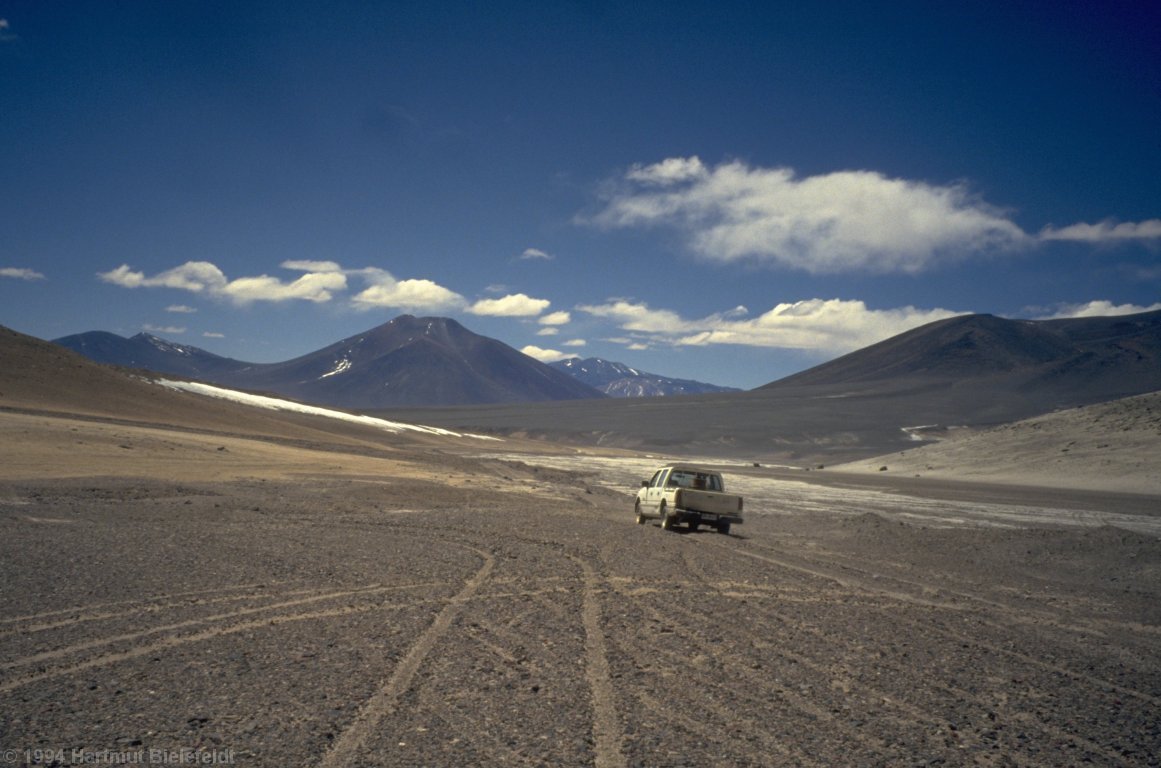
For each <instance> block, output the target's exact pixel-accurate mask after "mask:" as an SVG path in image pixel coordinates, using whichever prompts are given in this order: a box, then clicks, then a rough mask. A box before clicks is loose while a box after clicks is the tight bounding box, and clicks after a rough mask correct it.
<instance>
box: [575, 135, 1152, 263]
mask: <svg viewBox="0 0 1161 768" xmlns="http://www.w3.org/2000/svg"><path fill="white" fill-rule="evenodd" d="M601 202H602V208H601V209H600V210H599V211H598V212H597V213H596V214H595V215H593V216H591V217H588V218H581V219H578V221H581V222H582V223H588V224H592V225H594V226H597V227H600V228H603V229H625V228H643V227H668V228H672V229H674V230H676V231H678V232H679V233H681V235H682V236H683V238H684V242H685V244H686V246H687V247H688V248H690V249H691V250H692V251H693V252H694V253H696V254H698V255H699V256H701V257H702V258H704V259H706V260H709V261H714V262H719V263H734V262H751V263H758V264H764V265H769V266H778V267H785V268H789V269H795V270H800V271H804V272H809V273H812V274H838V273H847V272H865V273H905V274H915V273H919V272H922V271H924V270H927V269H930V268H932V267H935V266H938V265H940V264H942V263H947V262H950V261H957V260H961V259H964V258H968V257H972V256H978V255H980V254H985V253H996V252H1008V251H1014V250H1018V249H1023V248H1030V247H1033V246H1035V245H1037V244H1038V243H1044V242H1049V241H1060V240H1072V241H1083V242H1089V243H1102V242H1103V243H1109V242H1126V241H1141V240H1155V239H1158V238H1161V220H1159V219H1149V220H1147V221H1143V222H1140V223H1131V222H1125V223H1120V224H1114V223H1112V222H1111V221H1106V222H1102V223H1100V224H1073V225H1071V226H1067V227H1063V228H1059V229H1057V228H1053V227H1045V228H1044V229H1043V230H1042V231H1041V232H1040V233H1039V235H1030V234H1028V233H1026V232H1025V231H1024V230H1023V229H1021V227H1020V226H1019V225H1017V224H1016V223H1015V222H1014V221H1012V219H1011V218H1010V216H1009V214H1008V213H1007V212H1006V211H1004V210H1003V209H1000V208H998V207H996V206H993V205H990V204H988V203H986V202H984V201H983V200H981V199H980V198H979V197H978V196H976V195H973V194H972V193H971V192H970V190H969V189H968V188H967V186H966V185H964V184H948V185H938V184H929V183H927V182H923V181H914V180H907V179H895V178H890V177H888V176H886V175H884V174H882V173H878V172H876V171H836V172H833V173H826V174H819V175H816V176H808V177H804V178H803V177H799V176H797V175H796V174H795V172H794V171H793V170H792V169H790V168H761V167H753V166H750V165H747V164H746V163H743V162H741V161H733V162H727V163H722V164H720V165H717V166H707V165H705V164H704V163H702V161H701V160H700V159H699V158H697V157H688V158H668V159H666V160H663V161H661V162H659V163H654V164H653V165H634V166H633V167H632V168H630V169H629V170H628V171H627V172H626V173H625V174H624V175H623V176H622V177H621V178H619V179H616V180H613V181H611V182H609V183H607V184H606V185H605V188H604V192H603V194H602V195H601Z"/></svg>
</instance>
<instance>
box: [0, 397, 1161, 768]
mask: <svg viewBox="0 0 1161 768" xmlns="http://www.w3.org/2000/svg"><path fill="white" fill-rule="evenodd" d="M4 423H5V424H7V425H8V427H9V428H10V429H11V428H14V427H13V426H12V422H11V421H5V422H4ZM19 429H25V430H27V432H26V433H25V438H26V445H28V446H29V447H28V450H35V451H40V454H37V455H40V456H42V460H41V463H40V465H39V466H40V468H41V469H40V471H38V469H37V466H36V465H34V463H33V462H31V461H29V462H26V463H25V464H23V465H20V466H23V467H24V468H23V469H20V470H19V471H18V470H16V469H13V467H14V466H17V465H16V464H14V463H4V462H0V467H4V468H5V469H3V470H0V583H3V584H4V589H3V591H2V593H0V748H3V749H4V750H5V759H6V761H7V762H8V763H9V764H17V765H22V764H36V763H39V764H49V761H47V760H44V759H42V758H43V757H44V756H46V755H58V756H60V757H61V758H62V759H60V760H59V761H58V764H65V765H67V764H70V762H69V761H70V760H71V759H72V758H73V757H74V756H80V757H84V756H85V755H100V754H105V755H107V756H115V755H134V754H138V753H140V754H142V756H143V760H142V762H150V761H151V757H159V756H162V755H165V754H172V753H175V752H180V750H187V751H188V754H189V755H191V756H193V757H197V756H201V759H209V758H211V757H215V756H216V757H217V758H218V762H219V764H234V765H240V766H290V765H301V766H314V765H324V766H326V765H332V766H339V765H367V766H375V765H382V766H412V765H428V766H461V765H501V764H504V765H545V764H561V765H597V766H686V765H697V766H701V765H731V766H732V765H755V766H770V765H787V766H799V765H805V766H830V765H852V766H857V765H866V766H899V765H1013V766H1048V765H1078V764H1084V763H1090V764H1097V765H1113V766H1119V765H1123V766H1141V765H1157V764H1159V763H1161V758H1159V757H1158V756H1159V755H1161V654H1159V653H1158V650H1159V648H1161V600H1159V598H1161V594H1159V593H1161V540H1159V539H1158V538H1157V537H1156V536H1153V535H1150V534H1148V533H1144V532H1140V531H1131V530H1127V529H1125V528H1121V527H1114V526H1109V525H1098V524H1093V523H1094V521H1092V520H1086V521H1084V522H1083V524H1076V522H1077V521H1075V520H1058V521H1052V520H1043V521H1040V522H1038V523H1037V524H1035V525H1032V524H1029V523H1028V522H1027V521H1025V522H1023V523H1017V524H1013V523H1011V522H1010V521H1009V522H1008V523H1006V524H1004V525H999V524H996V521H990V522H988V523H987V524H975V523H972V522H971V521H969V523H968V524H964V521H957V520H951V519H950V517H949V519H948V520H946V521H944V522H945V524H939V520H938V519H936V518H937V516H938V514H940V513H939V512H938V507H930V506H929V507H928V508H927V510H928V513H929V514H928V517H925V518H914V517H912V518H908V517H907V514H908V513H910V512H911V511H913V509H912V506H913V505H916V504H917V503H918V502H916V501H915V499H916V498H918V497H913V496H906V495H898V496H895V495H885V494H883V493H882V492H881V490H879V489H872V490H870V491H867V492H866V493H867V495H865V496H864V497H862V498H863V499H864V501H862V502H860V501H858V498H859V497H857V496H851V495H849V494H848V495H847V496H844V497H843V498H845V499H846V501H845V502H843V504H844V505H845V506H842V508H841V509H837V508H835V506H834V502H833V499H834V498H836V497H834V496H833V495H832V496H827V495H826V493H827V491H826V489H827V488H828V486H826V485H812V484H807V483H797V484H796V487H797V489H798V490H797V495H795V496H785V497H783V498H782V499H781V501H780V502H778V504H777V506H776V507H775V506H774V501H773V500H771V501H769V502H766V504H767V506H765V507H764V508H762V509H759V508H758V507H754V513H753V514H751V516H750V517H749V519H748V520H747V522H746V524H745V525H743V526H740V527H737V528H735V531H734V535H730V536H722V535H719V534H717V533H711V532H706V531H699V532H697V533H687V532H669V533H667V532H663V531H662V530H660V528H658V527H657V526H656V525H645V526H637V525H635V524H634V522H633V517H632V514H631V506H632V498H631V492H632V488H631V487H626V488H625V489H624V490H617V485H618V483H603V482H602V480H603V479H605V478H603V477H601V476H600V475H599V474H597V473H595V472H593V471H589V472H588V473H587V474H574V473H569V472H565V471H563V470H562V469H553V468H547V467H535V466H531V464H532V461H531V459H528V460H526V461H525V462H524V463H521V462H520V461H519V460H516V459H515V458H513V457H496V458H491V459H489V458H487V457H484V458H480V459H468V458H463V457H455V456H452V455H445V454H438V453H435V452H433V451H431V450H429V449H426V448H425V449H423V450H416V451H414V452H412V453H410V454H408V453H407V452H406V451H401V452H400V453H399V455H397V456H391V457H385V456H374V455H354V454H350V453H344V452H341V451H333V450H326V449H325V448H322V447H316V448H314V449H309V450H308V449H305V448H303V449H296V448H293V447H289V446H285V445H278V446H270V445H269V444H267V443H262V442H260V441H256V442H251V441H247V440H245V439H244V438H242V437H237V438H231V439H229V440H227V439H226V438H224V437H220V436H214V437H210V436H191V435H181V434H178V433H165V432H163V431H153V432H150V431H149V430H144V431H124V432H116V430H118V429H123V428H121V427H118V426H115V425H93V424H88V425H86V424H84V423H79V422H78V423H70V424H67V425H66V424H64V423H63V422H62V423H55V422H52V420H45V421H42V422H39V427H37V426H36V425H35V424H29V423H27V422H21V423H20V426H19ZM37 429H39V430H40V432H36V430H37ZM74 430H75V431H74ZM86 430H90V431H88V432H86ZM92 430H98V431H99V430H109V431H108V432H106V433H104V435H105V438H104V442H100V441H98V440H97V439H96V438H97V432H93V431H92ZM62 432H66V433H67V434H68V435H70V436H71V438H70V439H71V440H72V441H73V442H72V443H71V446H66V447H68V448H71V449H72V450H71V451H66V452H65V453H67V455H69V456H71V457H72V458H71V460H70V461H71V462H72V466H73V467H75V468H82V467H84V466H85V462H86V461H90V462H97V463H98V464H99V466H100V471H99V472H97V471H94V472H88V473H79V472H78V473H75V474H85V475H87V476H66V475H67V474H68V473H67V472H63V471H62V472H56V473H53V472H49V471H47V469H48V467H49V466H50V464H49V463H48V461H47V459H44V458H43V457H45V456H50V455H51V451H52V450H55V449H54V448H53V441H54V440H55V441H56V444H57V445H58V447H61V446H60V445H59V443H60V438H61V436H62V434H61V433H62ZM34 434H35V435H39V437H36V439H32V438H33V436H34ZM151 440H152V441H154V442H152V443H150V442H149V441H151ZM32 443H38V447H35V448H34V447H33V446H32ZM2 444H3V445H5V446H8V447H7V448H5V449H4V450H5V452H6V454H5V456H3V457H0V458H3V459H4V460H5V462H7V460H8V459H12V460H13V461H16V458H15V449H14V448H12V446H13V445H14V443H12V442H11V441H9V440H5V441H4V442H3V443H2ZM264 446H265V447H264ZM221 448H224V449H225V450H219V449H221ZM62 450H63V447H62ZM264 451H273V452H274V453H272V454H270V455H267V454H265V453H264ZM175 454H176V455H182V456H186V457H187V458H188V459H189V461H177V462H175V461H173V460H172V457H173V456H174V455H175ZM127 456H132V460H129V459H127V458H126V457H127ZM193 459H198V461H200V462H201V463H200V464H197V463H195V462H194V461H193ZM101 462H103V463H101ZM119 462H120V464H119ZM626 474H627V475H628V476H634V475H635V474H636V468H635V467H634V468H633V469H631V470H629V471H627V472H626ZM812 474H814V473H812ZM747 481H748V482H754V481H753V480H746V481H743V482H747ZM847 490H850V489H847ZM965 493H968V492H965ZM968 496H969V497H968V498H962V499H960V500H959V501H960V502H962V504H963V505H965V506H966V507H968V508H970V507H971V506H972V504H973V503H974V502H973V501H972V500H971V498H970V493H968ZM1030 498H1031V497H1030ZM852 499H853V500H852ZM872 499H873V503H872ZM895 499H898V501H895ZM909 499H910V500H909ZM986 503H990V502H986ZM986 503H985V502H982V501H981V502H980V505H981V508H982V507H983V506H986ZM1030 504H1031V505H1033V506H1034V502H1030ZM860 505H865V506H864V507H863V508H862V509H860ZM892 505H894V508H893V507H892ZM1095 522H1099V521H1095ZM38 750H39V751H38ZM44 750H48V751H47V752H46V751H44ZM74 750H80V752H76V751H74ZM151 750H154V751H156V752H151ZM58 751H59V752H58ZM152 761H153V762H160V760H152Z"/></svg>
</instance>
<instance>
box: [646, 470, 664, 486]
mask: <svg viewBox="0 0 1161 768" xmlns="http://www.w3.org/2000/svg"><path fill="white" fill-rule="evenodd" d="M664 477H665V470H664V469H659V470H657V472H656V474H654V475H653V479H652V480H650V481H649V486H650V487H651V488H656V487H657V486H659V485H661V482H662V480H663V478H664Z"/></svg>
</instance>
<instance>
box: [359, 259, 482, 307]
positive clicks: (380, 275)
mask: <svg viewBox="0 0 1161 768" xmlns="http://www.w3.org/2000/svg"><path fill="white" fill-rule="evenodd" d="M361 274H362V275H363V276H364V277H365V278H366V280H367V282H369V283H371V285H370V286H369V287H367V288H366V289H364V290H363V291H361V292H360V293H358V294H357V295H355V296H354V297H353V298H352V299H351V303H352V304H353V305H354V306H355V307H357V308H359V309H372V308H378V307H389V308H392V309H402V310H405V311H410V312H446V311H455V310H459V309H463V307H464V306H465V305H466V304H467V301H466V300H465V299H464V297H463V296H461V295H459V294H458V293H456V292H455V291H452V290H449V289H447V288H444V287H443V286H442V285H439V284H438V283H434V282H432V281H431V280H414V279H413V280H396V279H395V278H394V277H392V276H391V275H390V274H389V273H387V272H386V271H385V270H382V269H376V268H369V269H365V270H361Z"/></svg>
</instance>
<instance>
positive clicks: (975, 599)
mask: <svg viewBox="0 0 1161 768" xmlns="http://www.w3.org/2000/svg"><path fill="white" fill-rule="evenodd" d="M718 546H725V545H720V544H719V545H718ZM756 546H759V547H760V548H762V549H767V548H766V547H761V545H756ZM737 552H738V554H741V555H745V556H747V557H751V558H755V559H758V560H763V561H769V562H771V563H772V564H774V565H779V566H781V567H790V568H797V567H796V566H793V565H790V564H788V563H786V562H785V561H783V560H779V559H776V558H772V557H767V556H763V555H757V554H755V553H751V552H746V551H744V550H737ZM837 567H844V568H845V567H847V566H837ZM802 568H805V567H802ZM806 570H807V571H808V572H811V573H817V574H819V575H823V574H824V573H825V572H824V571H822V570H821V569H815V568H809V569H806ZM862 572H863V573H868V574H870V572H868V571H865V570H864V571H862ZM831 578H832V579H833V580H835V581H836V582H838V583H844V582H845V581H848V580H843V579H840V577H835V576H832V577H831ZM870 578H872V579H876V578H878V577H877V576H876V575H875V574H870ZM885 578H886V579H889V580H891V581H895V582H897V583H902V584H906V585H908V586H911V587H915V588H916V589H919V590H923V589H926V587H925V585H923V584H921V583H919V582H915V581H911V580H907V579H901V578H898V577H895V576H887V577H885ZM849 584H850V586H851V587H852V588H853V589H854V590H855V591H856V592H858V593H861V594H864V595H879V596H882V597H886V598H889V599H892V600H897V601H899V602H903V603H910V604H914V605H919V606H923V607H931V608H937V609H941V610H947V611H954V612H960V613H971V614H975V613H976V612H977V611H978V610H982V611H984V614H985V615H997V616H998V618H996V619H995V620H989V619H986V618H981V621H983V622H985V623H988V624H990V625H991V626H992V627H993V628H995V629H1005V630H1006V629H1009V628H1010V627H1011V625H1013V624H1018V625H1023V626H1031V627H1036V626H1037V622H1046V623H1048V624H1049V625H1051V626H1053V627H1055V628H1058V629H1061V630H1066V631H1073V632H1079V633H1083V634H1087V635H1090V636H1093V635H1095V636H1097V637H1101V638H1102V639H1103V635H1104V633H1103V632H1101V631H1100V630H1099V629H1096V628H1095V627H1086V626H1083V625H1076V624H1075V623H1071V624H1063V623H1061V622H1060V621H1059V615H1058V614H1052V613H1049V612H1046V611H1036V612H1032V613H1030V612H1029V611H1028V610H1017V609H1015V608H1013V607H1011V606H1008V605H1005V604H1003V603H1000V602H997V601H993V600H988V599H986V598H982V597H979V596H977V595H972V594H970V593H964V592H951V591H950V590H946V589H944V588H940V589H939V591H940V592H943V593H947V594H951V595H953V596H954V597H956V598H959V599H962V600H965V601H969V602H971V603H974V604H975V605H976V606H978V607H977V608H968V607H966V606H964V605H959V604H956V603H953V602H946V601H939V600H931V599H924V598H915V597H913V596H911V595H909V594H908V593H905V592H899V591H896V590H892V589H888V588H885V587H878V586H875V585H870V584H867V583H866V582H861V583H859V582H849ZM1101 623H1104V624H1106V625H1111V626H1113V627H1114V628H1116V629H1120V630H1125V629H1126V626H1125V625H1124V624H1122V623H1119V622H1110V621H1102V622H1101ZM916 628H917V630H918V629H921V628H920V627H918V626H917V627H916ZM922 629H923V630H924V631H931V630H932V629H936V630H937V631H939V632H941V633H942V634H944V636H945V637H948V638H950V639H954V640H956V641H959V642H965V641H970V643H971V644H973V645H975V646H977V647H979V648H981V649H985V650H988V651H990V652H992V653H995V654H997V655H1002V656H1008V657H1011V658H1013V659H1016V660H1018V661H1019V662H1020V663H1022V664H1027V665H1031V666H1035V667H1039V668H1041V669H1044V670H1047V671H1050V672H1054V673H1057V674H1062V675H1065V676H1067V677H1071V678H1073V679H1074V680H1075V681H1077V682H1083V683H1087V684H1088V685H1091V686H1093V687H1094V688H1097V689H1101V688H1107V689H1109V690H1113V691H1116V692H1117V693H1119V694H1121V695H1124V696H1131V697H1134V698H1138V699H1140V700H1142V701H1145V702H1147V703H1150V704H1153V705H1157V706H1161V697H1157V696H1155V695H1152V694H1149V693H1145V692H1143V691H1138V690H1135V689H1132V688H1128V687H1125V686H1123V685H1120V684H1118V683H1114V682H1112V681H1110V680H1106V679H1103V678H1100V677H1097V676H1095V675H1091V674H1086V673H1083V672H1078V671H1076V670H1073V669H1069V668H1068V667H1064V666H1061V665H1057V664H1052V663H1050V662H1046V661H1043V660H1042V659H1040V658H1037V657H1034V656H1030V655H1028V654H1024V653H1021V652H1019V651H1014V650H1010V649H1007V648H1002V647H1000V646H997V645H993V644H987V643H983V642H982V641H980V640H979V639H978V638H977V637H975V636H974V635H973V636H970V637H969V636H966V635H962V634H954V633H952V632H951V631H950V630H946V629H940V628H937V627H928V626H926V625H924V627H922ZM1149 629H1152V630H1153V632H1156V631H1157V630H1156V629H1155V628H1149ZM1149 633H1150V634H1152V632H1149Z"/></svg>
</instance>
